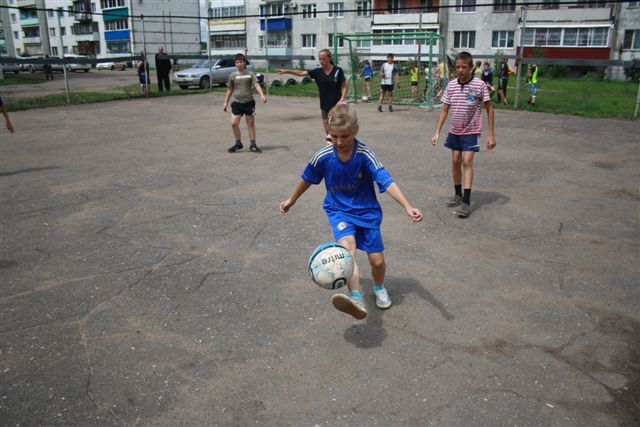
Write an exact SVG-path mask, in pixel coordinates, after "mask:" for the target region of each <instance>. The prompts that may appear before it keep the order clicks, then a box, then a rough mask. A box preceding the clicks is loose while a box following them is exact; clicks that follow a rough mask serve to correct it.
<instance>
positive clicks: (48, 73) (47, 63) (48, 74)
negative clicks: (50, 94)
mask: <svg viewBox="0 0 640 427" xmlns="http://www.w3.org/2000/svg"><path fill="white" fill-rule="evenodd" d="M42 69H43V70H44V75H45V78H46V79H47V80H53V67H52V66H51V60H50V59H49V55H45V56H44V65H43V66H42Z"/></svg>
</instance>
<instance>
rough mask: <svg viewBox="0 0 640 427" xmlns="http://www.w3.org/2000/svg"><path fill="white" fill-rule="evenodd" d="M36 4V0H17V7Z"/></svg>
mask: <svg viewBox="0 0 640 427" xmlns="http://www.w3.org/2000/svg"><path fill="white" fill-rule="evenodd" d="M35 5H36V0H18V7H28V6H34V7H35Z"/></svg>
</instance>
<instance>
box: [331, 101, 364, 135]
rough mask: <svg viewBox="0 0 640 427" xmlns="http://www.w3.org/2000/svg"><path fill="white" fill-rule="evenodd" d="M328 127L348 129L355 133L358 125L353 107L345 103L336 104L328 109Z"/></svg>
mask: <svg viewBox="0 0 640 427" xmlns="http://www.w3.org/2000/svg"><path fill="white" fill-rule="evenodd" d="M327 120H328V122H329V128H331V129H349V130H351V131H353V133H357V132H358V129H359V128H360V125H359V124H358V115H357V114H356V112H355V110H354V109H353V108H350V107H349V106H348V105H347V104H338V105H336V106H335V107H333V108H332V109H331V111H329V115H328V117H327Z"/></svg>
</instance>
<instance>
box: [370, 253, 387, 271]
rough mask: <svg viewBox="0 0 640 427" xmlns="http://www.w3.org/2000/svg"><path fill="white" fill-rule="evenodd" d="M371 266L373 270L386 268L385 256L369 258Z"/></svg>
mask: <svg viewBox="0 0 640 427" xmlns="http://www.w3.org/2000/svg"><path fill="white" fill-rule="evenodd" d="M369 264H370V265H371V268H373V269H380V268H384V266H385V262H384V256H383V255H380V256H369Z"/></svg>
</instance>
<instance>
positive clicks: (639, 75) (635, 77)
mask: <svg viewBox="0 0 640 427" xmlns="http://www.w3.org/2000/svg"><path fill="white" fill-rule="evenodd" d="M624 75H625V77H626V78H627V80H631V81H634V82H637V81H640V59H634V60H633V62H631V65H629V66H628V67H625V69H624Z"/></svg>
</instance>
